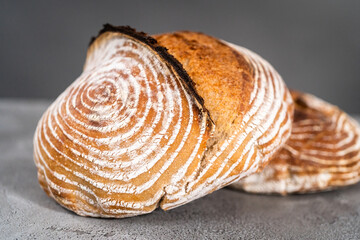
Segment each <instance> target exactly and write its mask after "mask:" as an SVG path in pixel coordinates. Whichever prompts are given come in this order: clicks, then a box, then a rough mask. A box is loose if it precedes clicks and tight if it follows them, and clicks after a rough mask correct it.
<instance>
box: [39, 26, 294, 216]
mask: <svg viewBox="0 0 360 240" xmlns="http://www.w3.org/2000/svg"><path fill="white" fill-rule="evenodd" d="M292 108H293V106H292V101H291V98H290V95H289V92H288V90H287V88H286V86H285V85H284V83H283V81H282V79H281V77H280V76H279V75H278V74H277V72H276V71H275V70H274V69H273V68H272V67H271V65H270V64H269V63H267V62H266V61H265V60H263V59H262V58H260V57H259V56H257V55H256V54H254V53H252V52H250V51H248V50H246V49H242V48H240V47H237V46H235V45H231V44H229V43H226V42H223V41H220V40H218V39H215V38H213V37H210V36H207V35H204V34H200V33H193V32H178V33H174V34H164V35H157V36H155V37H154V38H152V37H150V36H148V35H146V34H144V33H142V32H136V31H135V30H134V29H131V28H129V27H113V26H111V25H105V27H104V29H103V30H102V31H100V33H99V35H98V36H97V37H96V38H94V39H93V40H92V41H91V44H90V46H89V49H88V54H87V59H86V63H85V65H84V71H83V73H82V74H81V76H80V77H79V78H78V79H77V80H76V81H75V82H74V83H73V84H72V85H71V86H70V87H69V88H68V89H67V90H66V91H65V92H64V93H63V94H61V95H60V96H59V98H58V99H57V100H56V101H55V102H54V103H53V104H52V105H51V106H50V108H49V109H48V110H47V111H46V112H45V113H44V115H43V117H42V118H41V120H40V121H39V124H38V127H37V130H36V133H35V136H34V158H35V163H36V165H37V167H38V178H39V181H40V184H41V186H42V187H43V189H44V190H45V192H46V193H47V194H48V195H49V196H51V197H52V198H54V199H55V200H56V201H57V202H59V203H60V204H61V205H63V206H64V207H66V208H68V209H70V210H72V211H74V212H76V213H77V214H79V215H84V216H95V217H128V216H134V215H139V214H145V213H149V212H151V211H153V210H154V209H155V208H156V207H158V206H160V207H161V208H162V209H164V210H167V209H171V208H174V207H177V206H180V205H182V204H185V203H187V202H189V201H192V200H194V199H196V198H199V197H202V196H204V195H206V194H208V193H210V192H212V191H215V190H217V189H219V188H221V187H223V186H226V185H228V184H230V183H231V182H234V181H236V180H239V179H241V178H242V177H244V176H246V175H248V174H250V173H253V172H256V171H257V170H258V169H259V168H262V167H263V166H264V165H265V164H267V162H268V159H269V157H270V156H272V155H273V154H274V152H276V151H277V149H278V148H279V147H280V146H281V145H282V143H283V142H285V141H286V139H287V138H288V135H289V133H290V128H291V124H290V123H291V117H292Z"/></svg>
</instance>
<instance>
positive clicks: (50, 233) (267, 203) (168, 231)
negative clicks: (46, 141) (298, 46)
mask: <svg viewBox="0 0 360 240" xmlns="http://www.w3.org/2000/svg"><path fill="white" fill-rule="evenodd" d="M48 104H49V103H48V102H41V101H27V102H25V101H9V100H0V239H360V184H357V185H354V186H351V187H347V188H344V189H341V190H337V191H333V192H326V193H317V194H308V195H295V196H288V197H280V196H265V195H251V194H246V193H242V192H236V191H233V190H230V189H222V190H219V191H217V192H214V193H213V194H210V195H208V196H206V197H204V198H202V199H199V200H196V201H194V202H191V203H189V204H187V205H185V206H182V207H179V208H176V209H173V210H170V211H168V212H164V211H161V210H157V211H155V212H153V213H151V214H148V215H144V216H138V217H133V218H126V219H96V218H86V217H80V216H77V215H75V214H73V213H72V212H70V211H68V210H66V209H64V208H62V207H61V206H60V205H58V204H57V203H56V202H55V201H53V200H52V199H50V198H49V197H47V196H46V194H45V193H44V192H43V191H42V189H41V188H40V186H39V184H38V182H37V177H36V167H35V165H34V163H33V159H32V137H33V132H34V130H35V127H36V123H37V121H38V119H39V118H40V116H41V113H42V112H43V111H44V110H45V108H46V107H47V106H48ZM358 119H360V118H358Z"/></svg>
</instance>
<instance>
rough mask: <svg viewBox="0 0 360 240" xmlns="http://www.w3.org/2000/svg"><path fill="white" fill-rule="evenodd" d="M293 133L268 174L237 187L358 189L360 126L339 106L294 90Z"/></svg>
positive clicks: (271, 190)
mask: <svg viewBox="0 0 360 240" xmlns="http://www.w3.org/2000/svg"><path fill="white" fill-rule="evenodd" d="M291 95H292V97H293V100H294V103H295V114H294V122H293V130H292V134H291V136H290V138H289V140H288V141H287V142H286V144H285V146H284V147H283V148H282V150H281V151H280V152H279V153H278V154H277V155H276V156H275V157H274V158H273V160H271V162H270V164H269V165H268V166H267V167H266V168H265V169H264V171H263V172H261V173H258V174H255V175H253V176H250V177H249V178H246V179H243V180H241V181H240V183H236V184H234V185H233V187H234V188H240V189H244V190H246V191H249V192H258V193H280V194H283V195H286V194H288V193H306V192H314V191H324V190H329V189H333V188H335V187H340V186H346V185H350V184H354V183H356V182H358V181H359V180H360V127H359V126H358V124H357V123H356V122H355V121H354V120H353V119H351V117H349V116H348V115H347V114H346V113H344V112H343V111H341V110H340V109H339V108H337V107H336V106H333V105H331V104H329V103H326V102H325V101H322V100H320V99H318V98H316V97H314V96H312V95H309V94H305V93H301V92H298V91H291Z"/></svg>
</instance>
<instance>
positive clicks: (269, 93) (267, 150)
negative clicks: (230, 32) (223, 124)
mask: <svg viewBox="0 0 360 240" xmlns="http://www.w3.org/2000/svg"><path fill="white" fill-rule="evenodd" d="M204 38H205V39H204ZM157 39H158V41H159V42H160V44H164V46H165V47H167V48H168V49H169V52H170V53H171V54H173V55H174V56H175V57H178V59H180V60H179V61H181V62H182V63H183V65H184V68H185V69H186V70H187V71H188V73H189V75H190V77H192V79H193V81H194V82H195V87H196V89H197V90H198V92H199V94H200V95H201V96H202V97H203V98H204V104H205V107H207V106H209V105H210V104H209V100H210V99H211V97H212V95H213V93H212V92H210V93H209V92H205V91H204V90H202V89H204V88H205V89H206V87H207V85H208V84H210V80H209V81H206V80H205V81H201V80H199V79H198V78H197V77H196V74H197V73H198V72H195V73H193V72H192V68H195V67H198V68H199V69H198V70H197V71H201V69H200V67H201V66H200V67H199V65H200V64H201V63H198V62H196V63H195V64H193V65H192V63H191V59H190V60H189V58H191V57H196V56H199V54H198V53H197V52H196V50H195V53H192V52H191V49H206V50H207V49H208V48H211V47H214V48H215V49H218V48H219V47H224V48H228V47H230V48H231V49H230V52H231V54H233V55H234V56H235V57H236V58H237V59H240V60H238V61H240V62H241V66H247V65H248V66H249V68H250V73H249V74H250V76H249V78H250V79H252V81H253V87H252V89H251V93H250V98H249V99H248V102H246V104H245V105H246V106H247V108H246V109H244V110H242V111H241V112H239V113H238V118H237V119H235V120H234V124H232V125H230V130H224V129H219V128H217V129H216V130H215V133H214V136H215V137H216V138H218V139H217V140H216V142H215V143H214V142H213V143H212V144H208V150H207V151H206V153H205V156H204V158H203V160H202V163H203V165H202V168H201V169H200V170H199V173H198V175H197V176H196V178H195V179H193V180H192V181H191V182H189V184H188V185H187V187H186V189H185V190H184V191H183V192H178V193H175V194H169V193H168V194H167V195H165V197H164V200H163V202H162V203H161V207H162V208H164V209H169V208H173V207H175V206H178V205H181V204H184V203H186V202H188V201H191V200H193V199H195V198H198V197H201V196H204V195H206V194H208V193H210V192H212V191H214V190H217V189H219V188H221V187H224V186H226V185H228V184H230V183H232V182H235V181H238V180H239V179H241V178H243V177H245V176H247V175H249V174H251V173H254V172H257V171H258V170H259V168H260V167H262V166H264V165H265V164H267V162H268V161H269V158H270V157H271V156H272V155H273V154H274V153H275V152H276V151H277V150H278V149H279V148H280V147H281V146H282V145H283V144H284V142H285V141H286V140H287V139H288V137H289V135H290V131H291V122H292V114H293V102H292V99H291V95H290V93H289V91H288V90H287V88H286V86H285V84H284V82H283V80H282V78H281V77H280V75H279V74H278V73H277V72H276V70H275V69H274V68H273V67H272V66H271V65H270V64H269V63H268V62H267V61H266V60H264V59H263V58H261V57H260V56H258V55H257V54H255V53H253V52H252V51H250V50H247V49H245V48H242V47H239V46H236V45H234V44H231V43H226V42H224V43H225V44H226V45H225V46H222V45H224V43H222V42H219V41H218V40H216V39H213V38H211V37H209V36H206V35H204V34H199V33H192V32H180V33H174V34H169V35H166V34H165V35H159V36H157ZM174 41H178V42H175V43H174V44H172V43H173V42H174ZM213 41H217V42H218V43H214V42H213ZM167 42H170V44H168V45H167V44H166V43H167ZM196 42H199V44H197V43H196ZM201 42H209V44H202V43H201ZM182 43H184V45H185V47H184V49H186V47H189V49H190V51H189V53H188V55H184V54H183V52H182V51H186V50H182V49H183V48H181V49H180V51H177V49H176V48H177V46H179V44H182ZM204 45H205V46H204ZM180 46H182V45H180ZM215 51H216V50H215ZM224 51H225V50H224ZM189 56H190V57H189ZM200 58H203V57H202V56H201V55H200ZM242 59H244V60H245V63H243V60H242ZM220 61H225V59H221V60H220ZM227 67H228V68H227V70H228V71H232V69H231V68H232V66H230V65H229V66H227ZM214 68H216V67H214ZM246 68H247V67H242V68H241V69H240V70H239V69H237V70H238V71H239V74H238V77H237V81H246V78H247V77H243V74H244V71H245V70H244V69H246ZM205 71H206V69H205ZM215 74H216V73H215ZM210 77H213V76H210ZM220 79H221V76H220ZM215 84H218V83H215ZM204 85H205V86H204ZM246 90H247V89H246ZM219 91H221V87H220V90H219ZM232 101H236V99H233V100H232ZM221 102H222V99H219V104H220V103H221ZM215 104H216V103H215ZM208 109H209V111H210V114H211V116H212V117H213V116H215V114H214V112H215V110H212V109H213V108H212V107H211V106H210V107H209V108H208ZM215 109H216V108H215ZM234 111H237V110H236V109H234ZM230 114H231V113H229V115H230ZM220 118H221V119H220ZM223 119H224V120H225V121H229V122H231V120H230V117H228V116H220V117H214V119H213V120H214V122H215V124H217V123H218V122H220V121H221V120H223ZM237 120H239V122H237V123H236V121H237ZM218 125H219V124H218ZM218 125H217V127H218Z"/></svg>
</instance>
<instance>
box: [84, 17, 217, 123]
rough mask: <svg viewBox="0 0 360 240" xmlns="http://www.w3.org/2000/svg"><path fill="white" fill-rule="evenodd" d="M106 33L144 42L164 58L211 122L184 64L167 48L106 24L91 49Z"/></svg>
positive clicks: (131, 30)
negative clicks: (118, 34) (113, 33)
mask: <svg viewBox="0 0 360 240" xmlns="http://www.w3.org/2000/svg"><path fill="white" fill-rule="evenodd" d="M106 32H118V33H122V34H125V35H128V36H130V37H132V38H134V39H136V40H138V41H141V42H143V43H144V44H146V45H147V46H149V47H150V48H151V49H153V50H154V51H155V52H156V53H157V54H159V55H160V57H161V58H163V59H164V60H165V61H166V62H167V63H168V64H169V65H170V66H172V67H173V68H174V69H175V71H176V73H177V74H178V75H179V76H180V79H181V80H182V81H183V82H184V83H185V87H186V88H187V89H188V91H189V92H190V94H191V96H193V97H194V98H195V99H196V101H197V102H198V103H199V104H200V105H201V108H202V110H203V111H205V112H207V114H208V116H209V119H210V120H211V118H210V114H209V112H208V110H207V109H206V108H205V107H204V99H203V98H202V97H201V96H200V95H199V94H198V93H197V92H196V90H195V87H194V85H195V83H194V82H193V80H192V79H191V78H190V76H189V74H188V73H187V72H186V71H185V69H184V68H183V66H182V64H181V63H180V62H179V61H178V60H177V59H176V58H174V56H172V55H171V54H170V53H169V52H168V50H167V48H165V47H163V46H160V45H159V44H158V42H157V41H156V39H154V38H152V37H151V36H149V35H147V34H146V33H144V32H138V31H136V30H135V29H134V28H131V27H130V26H113V25H111V24H104V27H103V29H102V30H100V32H99V34H98V35H97V36H96V37H92V38H91V41H90V43H89V47H90V46H91V45H92V44H93V43H94V42H95V40H96V39H97V38H98V37H100V35H102V34H103V33H106ZM211 121H212V120H211Z"/></svg>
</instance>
